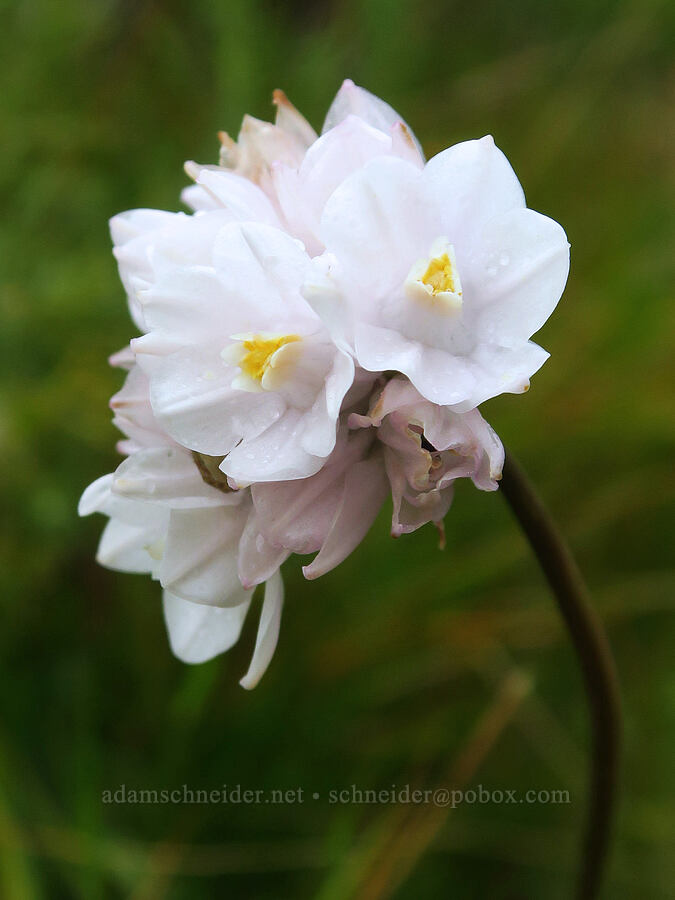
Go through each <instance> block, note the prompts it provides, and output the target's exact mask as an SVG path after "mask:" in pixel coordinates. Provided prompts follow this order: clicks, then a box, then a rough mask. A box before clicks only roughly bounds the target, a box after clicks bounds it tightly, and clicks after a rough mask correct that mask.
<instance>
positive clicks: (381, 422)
mask: <svg viewBox="0 0 675 900" xmlns="http://www.w3.org/2000/svg"><path fill="white" fill-rule="evenodd" d="M373 399H374V402H373V406H372V408H371V410H370V411H369V413H368V415H366V416H361V415H357V414H352V415H351V416H350V417H349V423H350V425H351V427H353V428H364V427H365V428H368V427H369V426H373V425H374V426H375V427H376V429H377V436H378V438H379V440H380V441H381V442H382V443H383V445H384V463H385V468H386V472H387V476H388V478H389V484H390V487H391V495H392V500H393V505H394V509H393V515H392V528H391V533H392V536H393V537H398V536H399V535H401V534H405V533H407V532H411V531H415V530H416V529H417V528H420V527H421V526H422V525H425V524H426V523H427V522H434V523H435V524H436V525H437V527H438V528H439V529H440V530H441V532H442V527H443V526H442V520H443V518H444V516H445V514H446V513H447V511H448V509H449V508H450V504H451V503H452V498H453V492H454V483H455V481H456V480H457V479H458V478H470V479H471V480H472V481H473V483H474V484H475V485H476V487H477V488H479V489H480V490H483V491H494V490H496V489H497V487H498V481H499V478H500V477H501V471H502V466H503V465H504V448H503V446H502V443H501V441H500V440H499V438H498V437H497V435H496V434H495V432H494V431H493V430H492V428H490V426H489V425H488V423H487V422H486V421H485V419H484V418H483V417H482V416H481V414H480V413H479V412H478V410H477V409H472V410H470V411H469V412H465V413H456V412H453V411H452V410H451V409H449V408H447V407H442V406H438V405H436V404H434V403H430V402H429V401H428V400H425V399H424V398H423V397H421V396H420V394H419V393H418V392H417V391H416V390H415V388H414V387H413V385H412V384H411V383H410V382H409V381H408V380H407V379H405V378H400V377H397V378H392V379H391V381H389V382H387V384H386V385H385V387H384V388H383V389H382V391H381V392H380V393H379V394H378V393H375V394H374V395H373ZM369 430H370V429H369Z"/></svg>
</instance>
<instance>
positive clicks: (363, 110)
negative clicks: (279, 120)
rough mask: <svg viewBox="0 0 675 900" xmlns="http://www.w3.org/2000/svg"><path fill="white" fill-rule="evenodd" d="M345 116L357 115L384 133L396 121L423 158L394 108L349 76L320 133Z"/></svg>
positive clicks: (336, 97)
mask: <svg viewBox="0 0 675 900" xmlns="http://www.w3.org/2000/svg"><path fill="white" fill-rule="evenodd" d="M347 116H358V117H359V118H360V119H362V120H363V121H364V122H367V123H368V125H372V126H373V128H379V130H380V131H384V132H386V133H389V131H390V130H391V128H392V126H394V125H397V124H398V123H401V124H402V125H405V127H406V129H407V130H408V133H409V135H410V138H411V140H413V141H414V143H415V145H416V147H417V148H418V152H419V154H420V155H421V156H422V158H423V154H422V148H421V147H420V146H419V143H418V141H417V138H416V137H415V135H414V134H413V133H412V131H411V129H410V128H408V126H407V125H406V124H405V122H404V121H403V119H402V118H401V116H400V115H399V114H398V113H397V112H396V110H395V109H392V108H391V106H389V104H388V103H385V102H384V100H381V99H380V98H379V97H376V96H375V94H371V93H370V91H367V90H365V88H362V87H358V86H357V85H355V84H354V82H353V81H352V80H351V79H350V78H347V79H346V80H345V81H343V82H342V86H341V88H340V90H339V91H338V92H337V94H336V96H335V99H334V100H333V102H332V103H331V105H330V108H329V110H328V113H327V114H326V119H325V121H324V123H323V128H322V130H321V132H322V134H325V133H326V132H327V131H329V130H330V129H331V128H335V126H336V125H339V124H340V122H342V121H344V120H345V119H346V118H347Z"/></svg>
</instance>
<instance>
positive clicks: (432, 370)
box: [304, 137, 569, 411]
mask: <svg viewBox="0 0 675 900" xmlns="http://www.w3.org/2000/svg"><path fill="white" fill-rule="evenodd" d="M320 234H321V240H322V242H323V244H324V245H325V246H326V248H327V252H326V253H325V254H324V255H323V256H322V257H320V258H319V259H317V260H315V261H314V263H313V270H312V273H311V275H310V277H309V279H308V281H307V284H306V286H305V291H304V292H305V296H306V297H307V298H308V299H309V300H310V301H311V302H312V304H313V305H314V306H315V308H316V309H317V310H318V311H319V313H320V314H321V316H322V317H323V318H324V320H325V321H326V322H327V324H328V325H329V327H330V329H331V331H332V333H333V335H334V338H335V339H336V340H338V341H340V342H341V343H344V344H346V345H347V346H349V347H350V348H351V349H352V351H353V353H354V355H355V358H356V360H357V362H358V364H359V365H361V366H363V367H364V368H365V369H368V370H370V371H373V372H381V371H386V370H394V371H398V372H401V373H402V374H404V375H407V376H408V378H409V379H410V380H411V381H412V383H413V384H414V385H415V387H416V388H417V389H418V390H419V392H420V393H421V394H422V395H423V396H424V397H425V398H426V399H428V400H430V401H432V402H434V403H438V404H441V405H449V406H452V407H453V408H454V409H455V410H457V411H464V410H469V409H472V408H474V407H476V406H477V405H478V404H479V403H482V402H483V401H484V400H487V399H488V398H489V397H493V396H496V395H497V394H500V393H504V392H515V393H518V392H521V391H524V390H526V389H527V387H528V386H529V378H530V376H531V375H532V374H534V372H536V371H537V369H538V368H539V367H540V366H541V365H542V364H543V362H544V361H545V360H546V358H547V356H548V354H547V353H546V352H545V351H544V350H542V349H541V348H540V347H538V346H537V345H536V344H533V343H530V342H529V338H530V337H531V335H532V334H533V333H534V332H535V331H537V330H538V329H539V328H540V327H541V326H542V325H543V323H544V322H545V321H546V319H547V318H548V316H549V315H550V314H551V312H552V310H553V309H554V307H555V305H556V303H557V302H558V299H559V298H560V295H561V293H562V290H563V288H564V286H565V281H566V279H567V272H568V267H569V250H568V244H567V239H566V237H565V233H564V232H563V230H562V228H561V227H560V226H559V225H558V224H557V223H556V222H554V221H553V220H552V219H549V218H546V217H545V216H542V215H540V214H539V213H536V212H534V211H532V210H529V209H527V208H526V207H525V199H524V196H523V192H522V189H521V187H520V184H519V183H518V180H517V178H516V176H515V174H514V172H513V170H512V169H511V166H510V165H509V163H508V162H507V160H506V157H505V156H504V155H503V154H502V153H501V151H500V150H498V149H497V148H496V147H495V145H494V142H493V140H492V138H489V137H488V138H483V139H482V140H480V141H468V142H466V143H463V144H457V145H456V146H454V147H451V148H450V149H449V150H445V151H443V152H442V153H439V154H438V155H437V156H435V157H434V158H433V159H432V160H430V161H429V162H428V163H427V164H426V166H425V167H424V169H423V170H422V171H420V169H419V168H418V167H417V166H415V165H413V164H412V163H410V162H406V161H404V160H401V159H395V158H391V157H383V156H381V157H378V158H376V159H373V160H371V161H370V162H368V163H367V164H366V165H365V166H363V167H362V168H361V169H359V170H358V171H357V172H355V173H354V174H353V175H351V176H350V177H349V178H347V179H346V180H345V181H344V182H343V183H342V184H341V185H340V186H339V187H338V188H337V189H336V190H335V192H334V193H333V194H332V196H331V197H330V198H329V199H328V201H327V203H326V205H325V208H324V211H323V215H322V219H321V227H320Z"/></svg>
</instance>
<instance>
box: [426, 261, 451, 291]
mask: <svg viewBox="0 0 675 900" xmlns="http://www.w3.org/2000/svg"><path fill="white" fill-rule="evenodd" d="M421 281H422V284H426V285H427V287H430V288H431V293H432V294H434V295H436V294H440V293H443V292H446V291H447V292H450V293H454V292H455V279H454V271H453V265H452V261H451V259H450V257H449V256H448V254H447V253H444V254H443V255H442V256H436V257H434V258H433V259H431V260H429V265H428V266H427V270H426V272H425V273H424V275H422V278H421Z"/></svg>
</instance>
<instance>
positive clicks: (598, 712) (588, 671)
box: [501, 453, 621, 900]
mask: <svg viewBox="0 0 675 900" xmlns="http://www.w3.org/2000/svg"><path fill="white" fill-rule="evenodd" d="M501 491H502V493H503V494H504V497H505V498H506V500H507V501H508V503H509V505H510V506H511V509H512V511H513V513H514V514H515V516H516V518H517V519H518V521H519V523H520V526H521V528H522V529H523V531H524V533H525V535H526V537H527V539H528V541H529V543H530V546H531V547H532V550H533V551H534V554H535V556H536V557H537V560H538V562H539V565H540V566H541V568H542V570H543V572H544V575H545V576H546V579H547V581H548V583H549V585H550V587H551V590H552V591H553V593H554V594H555V597H556V600H557V601H558V607H559V609H560V613H561V615H562V617H563V619H564V621H565V624H566V626H567V629H568V631H569V635H570V638H571V639H572V643H573V644H574V649H575V650H576V653H577V656H578V658H579V663H580V665H581V670H582V673H583V677H584V683H585V687H586V692H587V694H588V701H589V705H590V713H591V726H592V738H593V751H592V760H591V766H592V767H591V776H590V800H589V810H588V820H587V826H586V834H585V837H584V844H583V858H582V865H581V870H580V873H579V881H578V885H577V894H576V896H577V898H578V900H594V898H596V897H597V896H598V893H599V891H600V887H601V882H602V875H603V870H604V866H605V862H606V859H607V853H608V850H609V842H610V833H611V825H612V817H613V812H614V808H615V805H616V795H617V788H618V775H619V752H620V744H621V703H620V696H619V685H618V679H617V675H616V669H615V666H614V660H613V658H612V652H611V650H610V647H609V643H608V641H607V638H606V636H605V632H604V629H603V626H602V622H601V621H600V619H599V618H598V616H597V614H596V612H595V610H594V609H593V607H592V605H591V603H590V600H589V595H588V590H587V588H586V585H585V583H584V580H583V578H582V576H581V572H580V571H579V569H578V567H577V564H576V562H575V560H574V558H573V556H572V554H571V553H570V551H569V548H568V547H567V544H566V543H565V541H564V539H563V537H562V536H561V534H560V533H559V531H558V529H557V528H556V526H555V524H554V523H553V520H552V519H551V517H550V515H549V514H548V512H547V510H546V508H545V507H544V506H543V504H542V502H541V500H540V499H539V497H538V496H537V494H536V492H535V490H534V488H533V487H532V485H531V484H530V482H529V480H528V478H527V476H526V475H525V473H524V472H523V470H522V469H521V468H520V466H519V465H518V464H517V463H516V462H515V460H514V459H513V457H512V456H511V455H510V454H509V453H507V454H506V461H505V463H504V471H503V475H502V481H501Z"/></svg>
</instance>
